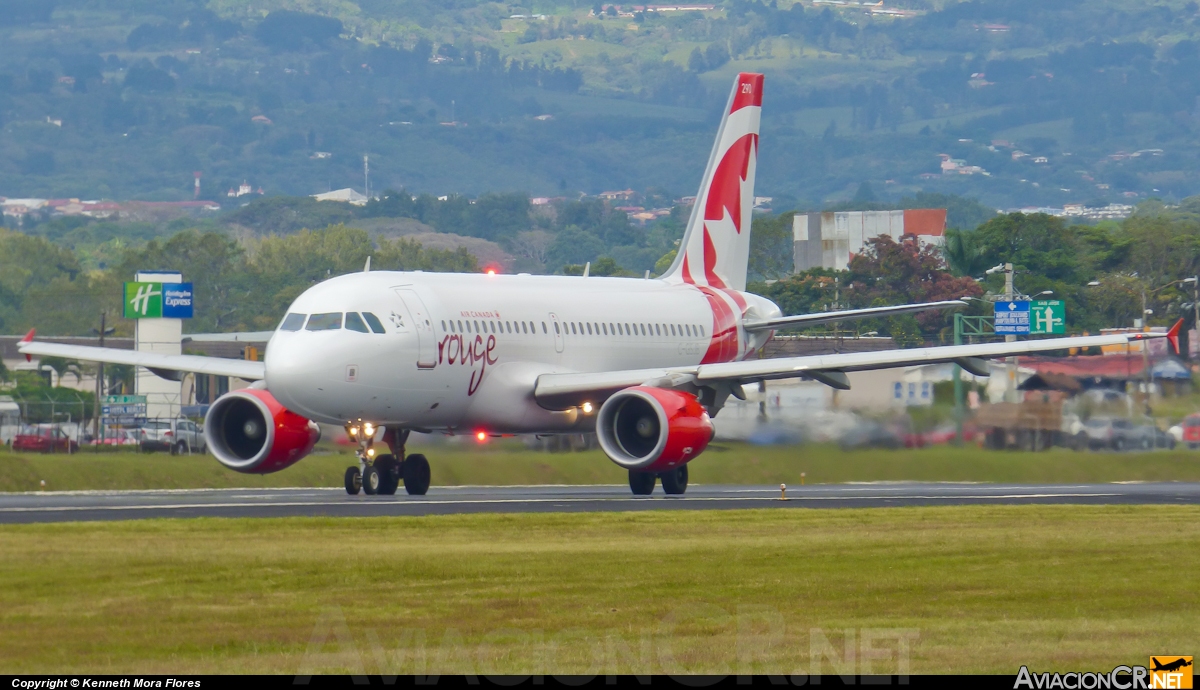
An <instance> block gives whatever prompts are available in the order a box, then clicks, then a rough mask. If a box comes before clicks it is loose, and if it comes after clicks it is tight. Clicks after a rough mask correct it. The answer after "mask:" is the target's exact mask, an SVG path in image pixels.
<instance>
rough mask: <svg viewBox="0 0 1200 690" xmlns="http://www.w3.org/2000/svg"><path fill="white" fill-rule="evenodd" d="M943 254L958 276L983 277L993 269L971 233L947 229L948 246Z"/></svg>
mask: <svg viewBox="0 0 1200 690" xmlns="http://www.w3.org/2000/svg"><path fill="white" fill-rule="evenodd" d="M942 254H943V255H944V256H945V257H946V263H947V264H948V265H949V266H950V270H951V271H953V273H954V275H956V276H966V277H972V276H982V275H983V272H984V271H986V270H987V269H989V268H991V266H989V265H988V263H987V258H986V257H984V256H983V250H982V248H980V246H979V243H978V242H977V241H976V239H975V234H974V233H973V232H970V231H964V230H956V229H954V228H949V229H947V230H946V246H945V248H944V249H943V250H942Z"/></svg>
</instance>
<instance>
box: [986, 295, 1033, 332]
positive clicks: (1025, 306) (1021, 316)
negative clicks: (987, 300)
mask: <svg viewBox="0 0 1200 690" xmlns="http://www.w3.org/2000/svg"><path fill="white" fill-rule="evenodd" d="M995 308H996V310H995V313H994V315H995V321H994V322H993V325H994V326H995V330H996V335H1029V302H1028V301H1027V300H1020V301H1013V302H996V304H995Z"/></svg>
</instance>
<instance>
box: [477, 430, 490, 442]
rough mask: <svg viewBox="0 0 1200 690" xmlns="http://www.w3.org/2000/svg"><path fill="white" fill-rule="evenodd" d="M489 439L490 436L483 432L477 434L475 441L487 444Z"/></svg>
mask: <svg viewBox="0 0 1200 690" xmlns="http://www.w3.org/2000/svg"><path fill="white" fill-rule="evenodd" d="M487 437H488V435H487V432H486V431H482V430H481V431H476V432H475V441H476V442H478V443H487Z"/></svg>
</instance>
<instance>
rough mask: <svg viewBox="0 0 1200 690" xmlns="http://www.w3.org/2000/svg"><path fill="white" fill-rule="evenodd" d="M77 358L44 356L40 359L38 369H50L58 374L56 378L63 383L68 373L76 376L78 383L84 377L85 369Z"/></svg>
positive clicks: (59, 382)
mask: <svg viewBox="0 0 1200 690" xmlns="http://www.w3.org/2000/svg"><path fill="white" fill-rule="evenodd" d="M82 366H83V365H81V364H80V363H79V360H77V359H67V358H65V357H42V358H41V359H39V360H38V369H50V370H52V371H54V373H55V374H57V376H56V378H55V380H56V381H57V382H58V384H62V379H63V377H64V376H66V375H67V374H71V375H73V376H74V377H75V381H76V383H78V382H79V381H81V380H82V379H83V369H82Z"/></svg>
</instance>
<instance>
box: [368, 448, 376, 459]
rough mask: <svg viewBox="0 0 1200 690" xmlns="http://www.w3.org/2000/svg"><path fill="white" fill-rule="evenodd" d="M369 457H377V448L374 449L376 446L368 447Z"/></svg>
mask: <svg viewBox="0 0 1200 690" xmlns="http://www.w3.org/2000/svg"><path fill="white" fill-rule="evenodd" d="M367 457H368V458H373V457H375V449H374V448H368V449H367Z"/></svg>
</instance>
